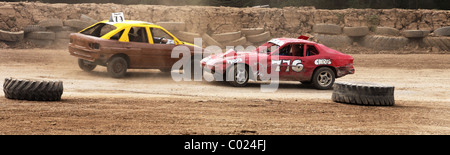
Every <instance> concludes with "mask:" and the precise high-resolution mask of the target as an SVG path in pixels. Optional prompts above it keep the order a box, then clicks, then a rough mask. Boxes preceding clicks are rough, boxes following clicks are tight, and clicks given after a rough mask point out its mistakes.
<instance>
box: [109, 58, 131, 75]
mask: <svg viewBox="0 0 450 155" xmlns="http://www.w3.org/2000/svg"><path fill="white" fill-rule="evenodd" d="M106 67H107V70H108V73H109V75H110V76H112V77H114V78H121V77H124V76H125V73H126V72H127V68H128V62H127V60H125V58H123V57H114V58H112V59H111V61H109V63H108V64H107V66H106Z"/></svg>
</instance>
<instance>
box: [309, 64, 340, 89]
mask: <svg viewBox="0 0 450 155" xmlns="http://www.w3.org/2000/svg"><path fill="white" fill-rule="evenodd" d="M335 78H336V77H335V74H334V72H333V70H331V69H330V68H327V67H322V68H319V69H318V70H317V71H316V72H314V75H313V77H312V84H313V85H314V87H315V88H317V89H320V90H326V89H331V88H332V87H333V84H334V80H335Z"/></svg>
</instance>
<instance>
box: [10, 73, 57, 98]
mask: <svg viewBox="0 0 450 155" xmlns="http://www.w3.org/2000/svg"><path fill="white" fill-rule="evenodd" d="M3 92H4V93H5V97H6V98H8V99H16V100H29V101H59V100H61V95H62V94H63V82H62V81H33V80H19V79H13V78H6V79H5V83H3Z"/></svg>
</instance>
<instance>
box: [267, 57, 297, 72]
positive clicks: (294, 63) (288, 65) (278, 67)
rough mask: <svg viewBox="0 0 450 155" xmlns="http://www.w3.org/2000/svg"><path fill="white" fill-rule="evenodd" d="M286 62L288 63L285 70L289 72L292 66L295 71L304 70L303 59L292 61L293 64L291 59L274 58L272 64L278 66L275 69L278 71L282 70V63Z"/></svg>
mask: <svg viewBox="0 0 450 155" xmlns="http://www.w3.org/2000/svg"><path fill="white" fill-rule="evenodd" d="M282 63H285V64H286V65H287V67H286V70H285V72H289V71H290V70H289V68H291V67H292V70H293V71H294V72H301V71H302V70H303V64H302V60H294V61H292V65H291V60H272V65H274V64H276V65H277V66H276V68H275V71H276V72H280V71H281V64H282Z"/></svg>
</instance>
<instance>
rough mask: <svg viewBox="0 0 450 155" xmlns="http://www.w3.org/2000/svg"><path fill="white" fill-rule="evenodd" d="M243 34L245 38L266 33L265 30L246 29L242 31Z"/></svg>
mask: <svg viewBox="0 0 450 155" xmlns="http://www.w3.org/2000/svg"><path fill="white" fill-rule="evenodd" d="M241 32H242V33H243V34H245V36H252V35H257V34H261V33H264V28H245V29H241Z"/></svg>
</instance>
